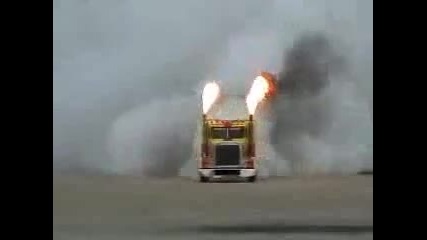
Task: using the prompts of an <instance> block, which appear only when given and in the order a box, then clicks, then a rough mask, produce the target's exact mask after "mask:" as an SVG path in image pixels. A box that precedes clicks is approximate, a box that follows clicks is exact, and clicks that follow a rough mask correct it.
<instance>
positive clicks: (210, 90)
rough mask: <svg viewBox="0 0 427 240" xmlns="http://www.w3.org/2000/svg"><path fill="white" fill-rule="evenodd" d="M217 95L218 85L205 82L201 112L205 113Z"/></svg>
mask: <svg viewBox="0 0 427 240" xmlns="http://www.w3.org/2000/svg"><path fill="white" fill-rule="evenodd" d="M218 96H219V85H218V84H217V83H215V82H210V83H207V84H206V85H205V87H204V89H203V94H202V102H203V113H204V114H206V113H207V112H208V111H209V109H210V108H211V107H212V105H213V104H214V103H215V101H216V99H217V98H218Z"/></svg>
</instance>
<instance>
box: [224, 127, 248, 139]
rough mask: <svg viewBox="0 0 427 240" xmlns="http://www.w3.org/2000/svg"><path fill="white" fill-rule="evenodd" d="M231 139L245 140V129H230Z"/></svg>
mask: <svg viewBox="0 0 427 240" xmlns="http://www.w3.org/2000/svg"><path fill="white" fill-rule="evenodd" d="M228 137H229V138H244V137H245V129H244V128H243V127H232V128H229V129H228Z"/></svg>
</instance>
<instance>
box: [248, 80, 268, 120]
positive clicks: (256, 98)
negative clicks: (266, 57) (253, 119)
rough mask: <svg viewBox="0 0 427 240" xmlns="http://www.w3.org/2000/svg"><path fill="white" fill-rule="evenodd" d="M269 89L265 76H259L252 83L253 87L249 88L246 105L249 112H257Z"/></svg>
mask: <svg viewBox="0 0 427 240" xmlns="http://www.w3.org/2000/svg"><path fill="white" fill-rule="evenodd" d="M268 91H269V84H268V80H267V79H265V78H264V77H263V76H258V77H256V78H255V80H254V82H253V83H252V87H251V89H250V90H249V94H248V96H247V97H246V105H247V107H248V111H249V114H251V115H253V114H254V113H255V110H256V107H257V105H258V103H260V102H261V101H262V100H263V99H264V98H265V97H266V95H267V93H268Z"/></svg>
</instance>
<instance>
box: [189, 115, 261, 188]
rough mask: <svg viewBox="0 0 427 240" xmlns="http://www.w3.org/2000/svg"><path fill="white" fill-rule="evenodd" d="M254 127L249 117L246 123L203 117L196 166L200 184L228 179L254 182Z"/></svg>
mask: <svg viewBox="0 0 427 240" xmlns="http://www.w3.org/2000/svg"><path fill="white" fill-rule="evenodd" d="M253 125H254V121H253V119H252V117H250V119H249V120H247V119H246V120H221V119H207V118H206V116H205V115H204V117H203V127H202V131H203V133H202V136H203V138H202V144H201V148H202V149H201V156H200V161H199V164H198V171H199V177H200V181H201V182H208V181H209V180H210V179H223V178H230V177H233V178H236V177H237V178H244V179H247V180H248V181H250V182H254V181H255V180H256V175H257V169H256V161H255V145H254V143H253V142H254V141H253V137H254V136H253V135H254V134H253Z"/></svg>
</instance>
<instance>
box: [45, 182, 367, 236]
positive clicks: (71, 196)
mask: <svg viewBox="0 0 427 240" xmlns="http://www.w3.org/2000/svg"><path fill="white" fill-rule="evenodd" d="M53 239H103V240H109V239H117V240H127V239H153V240H155V239H194V240H196V239H197V240H198V239H200V240H203V239H245V240H249V239H254V240H260V239H262V240H268V239H313V240H314V239H316V240H322V239H325V240H326V239H328V240H334V239H373V177H372V176H348V177H342V176H341V177H339V176H335V177H320V176H319V177H306V178H271V179H268V180H261V181H259V182H257V183H254V184H251V183H208V184H206V183H198V182H194V181H193V180H191V179H187V178H174V179H157V180H153V179H151V180H146V179H141V178H136V177H117V176H115V177H111V176H110V177H107V176H92V177H77V176H54V180H53Z"/></svg>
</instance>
